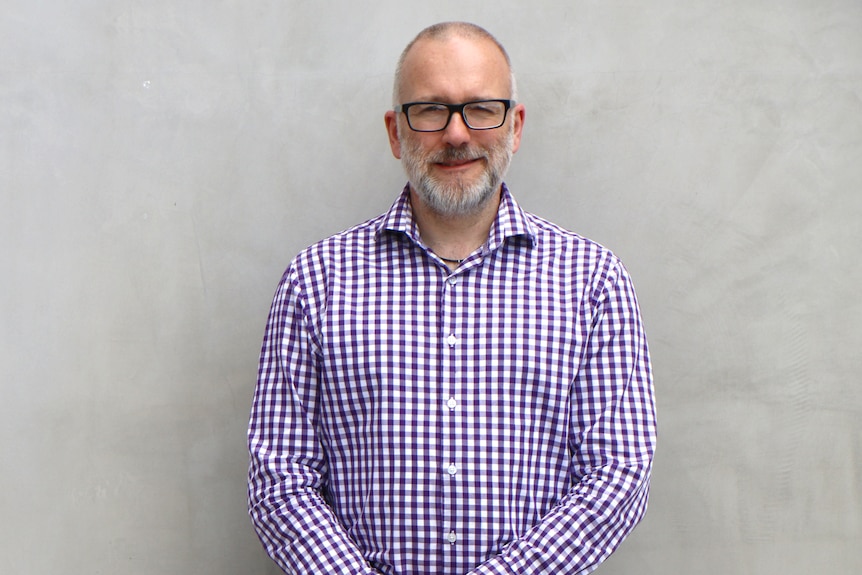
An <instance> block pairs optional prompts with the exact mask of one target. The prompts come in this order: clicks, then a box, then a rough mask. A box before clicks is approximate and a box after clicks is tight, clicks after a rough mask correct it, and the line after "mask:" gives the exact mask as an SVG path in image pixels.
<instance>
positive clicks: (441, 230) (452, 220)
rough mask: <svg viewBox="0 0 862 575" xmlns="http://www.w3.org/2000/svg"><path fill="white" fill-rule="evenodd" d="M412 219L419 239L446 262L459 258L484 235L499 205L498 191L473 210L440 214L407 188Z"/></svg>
mask: <svg viewBox="0 0 862 575" xmlns="http://www.w3.org/2000/svg"><path fill="white" fill-rule="evenodd" d="M410 200H411V205H412V208H413V219H414V220H415V221H416V225H417V226H418V228H419V234H420V236H421V237H422V241H423V242H424V243H425V245H427V246H428V247H429V248H431V250H432V251H433V252H434V253H435V254H437V256H438V257H440V259H442V260H444V261H445V262H446V263H447V264H451V263H454V262H458V260H463V259H465V258H466V257H468V256H469V255H470V254H471V253H473V252H474V251H475V250H476V249H477V248H478V247H479V246H481V245H482V244H484V243H485V241H486V240H487V239H488V234H489V233H490V231H491V225H492V224H493V223H494V219H495V218H496V217H497V211H498V209H499V207H500V192H499V191H498V193H496V194H494V195H493V196H492V197H491V198H490V199H489V200H488V201H487V202H485V204H483V205H482V206H480V207H479V209H478V210H476V211H475V212H471V213H469V214H458V215H443V214H440V213H437V212H435V211H433V210H431V209H430V208H429V207H428V206H427V205H425V204H424V203H423V202H422V200H421V198H419V197H418V195H417V194H416V193H415V192H414V191H413V189H412V187H411V190H410Z"/></svg>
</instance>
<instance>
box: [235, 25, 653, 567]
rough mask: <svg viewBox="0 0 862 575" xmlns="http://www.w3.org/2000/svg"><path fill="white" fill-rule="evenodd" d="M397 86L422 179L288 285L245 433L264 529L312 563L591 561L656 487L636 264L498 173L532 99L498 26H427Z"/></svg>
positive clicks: (394, 130)
mask: <svg viewBox="0 0 862 575" xmlns="http://www.w3.org/2000/svg"><path fill="white" fill-rule="evenodd" d="M394 95H395V104H396V105H395V108H394V110H392V111H389V112H387V113H386V115H385V122H386V129H387V132H388V134H389V142H390V146H391V148H392V153H393V154H394V155H395V157H396V158H399V159H401V161H402V163H403V165H404V168H405V170H406V172H407V175H408V179H409V183H408V185H407V186H406V187H405V189H404V191H403V192H402V194H401V195H400V197H399V198H398V199H397V201H396V202H395V204H394V205H393V206H392V208H391V209H390V210H389V211H388V212H387V213H385V214H383V215H382V216H380V217H378V218H375V219H373V220H371V221H369V222H366V223H364V224H360V225H359V226H356V227H354V228H352V229H350V230H347V231H345V232H342V233H340V234H337V235H335V236H333V237H331V238H328V239H326V240H324V241H322V242H320V243H318V244H316V245H314V246H312V247H310V248H308V249H306V250H305V251H303V252H302V253H300V254H299V256H297V258H296V259H295V260H294V261H293V263H292V264H291V265H290V267H289V268H288V270H287V271H286V272H285V275H284V276H283V278H282V281H281V283H280V284H279V287H278V291H277V293H276V295H275V299H274V302H273V305H272V310H271V312H270V316H269V320H268V322H267V327H266V334H265V339H264V343H263V349H262V352H261V359H260V369H259V379H258V384H257V388H256V392H255V397H254V404H253V407H252V414H251V423H250V429H249V448H250V452H251V465H250V472H249V509H250V513H251V516H252V519H253V522H254V525H255V527H256V529H257V532H258V535H259V537H260V539H261V541H262V542H263V544H264V546H265V548H266V550H267V552H268V553H269V554H270V556H271V557H272V558H273V559H274V560H275V561H276V562H277V563H278V564H279V565H280V566H281V568H282V569H283V570H284V571H285V572H287V573H296V574H302V575H306V574H315V575H316V574H321V575H323V574H327V575H331V574H351V575H353V574H372V573H383V574H387V575H432V574H433V575H456V574H457V575H463V574H465V573H469V574H471V575H479V574H481V575H491V574H500V575H502V574H507V575H513V574H534V575H539V574H541V575H552V574H553V575H563V574H574V573H585V572H588V571H590V570H592V569H593V568H595V566H596V565H598V564H599V563H600V562H601V561H603V560H604V559H605V558H606V557H607V556H608V555H610V553H611V552H612V551H613V550H614V549H615V548H616V547H617V545H618V544H619V543H620V542H621V541H622V540H623V538H624V537H625V536H626V535H628V533H629V532H630V531H631V530H632V529H633V528H634V526H635V524H637V522H638V521H639V520H640V519H641V517H642V516H643V513H644V511H645V509H646V502H647V492H648V486H649V474H650V468H651V462H652V455H653V449H654V444H655V417H654V406H653V395H652V393H653V392H652V379H651V373H650V364H649V357H648V351H647V344H646V340H645V338H644V334H643V329H642V325H641V320H640V315H639V312H638V308H637V303H636V300H635V294H634V291H633V289H632V285H631V282H630V280H629V277H628V275H627V273H626V270H625V269H624V268H623V266H622V264H621V263H620V261H619V260H618V259H617V258H616V257H615V256H614V255H613V254H612V253H610V252H609V251H607V250H606V249H604V248H602V247H601V246H598V245H597V244H595V243H593V242H590V241H589V240H586V239H584V238H582V237H580V236H577V235H575V234H573V233H571V232H568V231H565V230H563V229H560V228H559V227H557V226H555V225H553V224H550V223H548V222H547V221H545V220H543V219H540V218H538V217H536V216H533V215H531V214H528V213H526V212H524V211H522V210H521V208H520V207H519V206H518V204H517V203H516V202H515V200H514V198H513V197H512V195H511V194H510V192H509V190H508V188H507V187H506V186H505V184H503V183H502V178H503V174H504V173H505V171H506V169H507V168H508V166H509V161H510V159H511V157H512V154H513V153H515V152H516V151H517V149H518V146H519V144H520V140H521V133H522V129H523V126H524V118H525V115H524V106H523V104H519V103H516V102H514V101H513V99H514V97H515V94H514V80H513V76H512V74H511V69H510V63H509V59H508V56H507V55H506V53H505V51H504V50H503V48H502V46H500V45H499V43H498V42H497V41H496V40H495V39H494V38H493V37H492V36H491V35H490V34H489V33H488V32H486V31H485V30H483V29H481V28H479V27H476V26H473V25H470V24H464V23H447V24H440V25H436V26H432V27H431V28H429V29H426V30H424V31H423V32H422V33H420V34H419V36H418V37H417V38H416V39H415V40H414V41H413V42H412V43H411V44H410V45H409V46H408V47H407V48H406V49H405V51H404V53H403V54H402V57H401V60H400V62H399V66H398V71H397V73H396V80H395V90H394Z"/></svg>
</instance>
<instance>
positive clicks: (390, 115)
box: [383, 110, 401, 160]
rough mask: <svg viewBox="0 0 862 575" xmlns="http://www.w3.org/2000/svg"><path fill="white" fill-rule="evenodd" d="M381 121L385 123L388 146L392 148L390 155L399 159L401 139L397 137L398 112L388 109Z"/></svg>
mask: <svg viewBox="0 0 862 575" xmlns="http://www.w3.org/2000/svg"><path fill="white" fill-rule="evenodd" d="M383 121H384V122H385V123H386V134H387V135H388V136H389V148H390V149H391V150H392V155H393V156H395V157H396V158H397V159H399V160H400V159H401V139H400V138H399V137H398V113H397V112H395V111H394V110H388V111H387V112H386V114H385V115H384V116H383Z"/></svg>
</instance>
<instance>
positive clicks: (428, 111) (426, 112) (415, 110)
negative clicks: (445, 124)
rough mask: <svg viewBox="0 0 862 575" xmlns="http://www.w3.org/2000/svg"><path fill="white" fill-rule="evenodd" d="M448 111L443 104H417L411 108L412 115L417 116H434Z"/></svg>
mask: <svg viewBox="0 0 862 575" xmlns="http://www.w3.org/2000/svg"><path fill="white" fill-rule="evenodd" d="M448 111H449V109H448V108H447V107H446V106H444V105H443V104H415V105H413V106H411V107H410V113H411V114H415V115H417V116H433V115H436V114H441V113H444V112H448Z"/></svg>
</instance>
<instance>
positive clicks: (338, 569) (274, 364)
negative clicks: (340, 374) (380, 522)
mask: <svg viewBox="0 0 862 575" xmlns="http://www.w3.org/2000/svg"><path fill="white" fill-rule="evenodd" d="M308 308H309V306H308V303H307V300H306V298H305V297H304V296H303V293H302V290H301V288H300V286H299V282H298V280H297V274H296V273H295V271H294V270H293V268H291V269H290V270H288V273H287V274H285V277H284V278H283V279H282V281H281V283H280V284H279V288H278V291H277V292H276V295H275V299H274V301H273V304H272V308H271V310H270V315H269V319H268V320H267V325H266V334H265V337H264V342H263V348H262V350H261V356H260V365H259V370H258V381H257V387H256V388H255V394H254V401H253V404H252V411H251V421H250V423H249V434H248V445H249V452H250V456H251V460H250V466H249V484H248V503H249V513H250V515H251V518H252V522H253V523H254V527H255V529H256V531H257V534H258V537H259V538H260V540H261V542H262V543H263V545H264V547H265V548H266V551H267V553H268V554H269V556H270V557H272V559H273V560H274V561H275V562H276V563H277V564H278V565H279V566H280V567H281V569H282V570H283V571H284V572H285V573H289V574H296V575H305V574H307V573H327V574H337V575H370V574H374V573H377V571H375V570H373V569H371V567H369V566H368V564H367V563H366V562H365V560H364V559H363V557H362V554H361V553H360V551H359V549H358V548H357V546H356V545H355V543H354V542H353V541H351V540H350V538H349V537H348V536H347V534H346V533H345V531H344V529H343V528H342V527H341V525H340V524H339V523H338V520H337V518H336V517H335V514H334V513H333V511H332V509H330V507H329V506H328V505H327V503H326V502H325V501H324V499H323V497H322V495H321V490H322V489H323V486H324V484H325V481H326V475H327V465H326V456H325V454H324V453H323V450H322V448H321V445H320V443H319V441H318V439H317V437H316V435H315V431H314V426H313V422H314V413H315V409H316V406H317V399H316V395H315V393H316V391H315V390H316V386H317V367H316V366H317V361H318V356H317V354H316V353H315V348H316V346H315V342H314V337H313V331H312V329H311V325H312V324H311V318H310V316H309V313H308Z"/></svg>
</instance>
